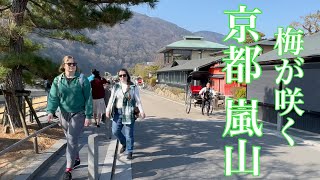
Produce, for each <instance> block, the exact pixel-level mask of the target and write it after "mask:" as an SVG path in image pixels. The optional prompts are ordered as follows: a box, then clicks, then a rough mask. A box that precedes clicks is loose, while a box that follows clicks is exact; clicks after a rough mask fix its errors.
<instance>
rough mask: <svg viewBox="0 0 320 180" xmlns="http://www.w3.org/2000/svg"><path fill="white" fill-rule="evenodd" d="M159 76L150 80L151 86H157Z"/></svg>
mask: <svg viewBox="0 0 320 180" xmlns="http://www.w3.org/2000/svg"><path fill="white" fill-rule="evenodd" d="M156 81H157V78H156V77H153V78H151V79H150V80H149V84H150V86H151V87H153V86H155V85H156V84H157V82H156Z"/></svg>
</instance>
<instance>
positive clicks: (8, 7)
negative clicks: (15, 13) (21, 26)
mask: <svg viewBox="0 0 320 180" xmlns="http://www.w3.org/2000/svg"><path fill="white" fill-rule="evenodd" d="M11 6H12V5H9V6H7V7H4V8H0V12H2V11H5V10H7V9H10V8H11Z"/></svg>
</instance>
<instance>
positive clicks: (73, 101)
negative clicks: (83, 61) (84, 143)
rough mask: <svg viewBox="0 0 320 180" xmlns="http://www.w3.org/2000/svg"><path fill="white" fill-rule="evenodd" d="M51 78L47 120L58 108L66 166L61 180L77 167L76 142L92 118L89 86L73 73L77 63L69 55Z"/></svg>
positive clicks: (85, 79) (78, 75)
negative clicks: (63, 135) (65, 140)
mask: <svg viewBox="0 0 320 180" xmlns="http://www.w3.org/2000/svg"><path fill="white" fill-rule="evenodd" d="M60 71H61V72H62V73H61V74H60V75H59V76H57V77H55V79H54V81H53V83H52V86H51V89H50V93H49V98H48V108H47V112H48V121H49V122H50V121H51V120H52V118H53V114H54V112H55V111H56V110H57V108H58V107H59V108H60V111H61V114H60V123H61V125H62V127H63V130H64V134H65V136H66V139H67V149H66V158H67V166H66V171H65V173H64V179H65V180H69V179H72V175H71V171H72V169H73V168H74V167H76V166H78V165H80V158H79V149H78V140H79V136H80V135H81V133H82V129H83V127H84V126H88V125H89V124H90V122H91V119H92V95H91V86H90V83H89V81H88V79H87V78H86V77H84V76H83V74H80V73H79V72H77V63H76V61H75V59H74V58H73V57H72V56H65V57H64V58H63V60H62V63H61V65H60Z"/></svg>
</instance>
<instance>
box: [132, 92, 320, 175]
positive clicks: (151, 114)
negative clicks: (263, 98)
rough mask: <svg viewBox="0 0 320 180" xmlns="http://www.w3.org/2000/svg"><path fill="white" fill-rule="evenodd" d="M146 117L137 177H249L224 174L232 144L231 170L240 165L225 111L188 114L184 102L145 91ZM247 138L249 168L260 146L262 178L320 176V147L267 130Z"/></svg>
mask: <svg viewBox="0 0 320 180" xmlns="http://www.w3.org/2000/svg"><path fill="white" fill-rule="evenodd" d="M141 94H142V100H143V106H144V109H145V111H146V114H147V116H148V118H147V119H144V120H140V121H137V123H136V129H135V141H136V142H135V152H134V160H133V161H132V177H133V178H134V179H146V180H152V179H157V180H159V179H160V180H161V179H247V178H252V176H251V175H234V176H232V177H229V178H226V177H225V176H224V148H225V146H226V145H229V146H233V147H234V153H233V168H236V167H238V165H237V164H238V163H237V162H238V161H237V160H238V159H237V156H238V155H237V149H238V141H237V137H234V138H222V137H221V135H222V133H223V130H224V126H225V121H224V118H225V117H224V113H223V112H215V113H214V115H211V116H209V117H207V116H203V115H201V113H200V111H196V110H195V109H194V108H193V107H192V109H191V112H190V114H189V115H187V114H186V113H185V109H184V106H183V105H181V104H178V103H175V102H173V101H168V100H165V99H163V98H160V97H158V96H155V95H154V94H149V93H141ZM240 137H242V138H245V139H247V140H248V143H247V163H246V164H247V166H248V168H250V167H251V154H252V152H251V147H252V145H254V146H261V148H262V149H261V155H260V157H261V158H260V160H261V165H260V168H261V171H260V172H261V174H260V178H263V179H320V171H319V169H320V149H319V147H312V146H309V145H305V144H301V143H297V145H296V146H294V147H290V146H288V144H287V142H286V140H285V139H282V138H279V137H277V136H275V134H273V133H270V131H264V135H263V137H261V138H256V137H254V138H250V137H248V136H245V135H244V136H240Z"/></svg>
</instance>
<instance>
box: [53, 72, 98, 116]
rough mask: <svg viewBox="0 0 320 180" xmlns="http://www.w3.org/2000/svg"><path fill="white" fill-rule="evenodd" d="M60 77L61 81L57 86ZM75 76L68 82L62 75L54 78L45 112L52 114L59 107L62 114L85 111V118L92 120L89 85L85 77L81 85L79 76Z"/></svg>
mask: <svg viewBox="0 0 320 180" xmlns="http://www.w3.org/2000/svg"><path fill="white" fill-rule="evenodd" d="M60 76H61V80H60V82H59V86H58V81H59V79H60ZM75 76H76V77H75V78H74V79H72V80H71V81H69V82H68V81H67V79H66V77H65V75H64V73H62V74H60V75H59V76H57V77H55V78H54V80H53V83H52V86H51V89H50V93H49V97H48V107H47V112H48V113H52V114H53V113H54V112H55V111H56V110H57V108H58V107H60V110H61V111H62V112H70V113H77V112H80V111H85V115H86V118H87V119H92V93H91V85H90V83H89V81H88V79H87V78H86V77H83V78H82V82H83V83H82V85H81V83H80V81H79V79H80V74H79V73H76V74H75ZM58 87H59V88H58Z"/></svg>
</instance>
